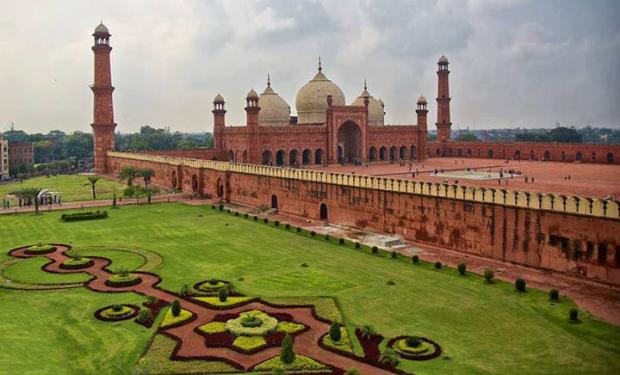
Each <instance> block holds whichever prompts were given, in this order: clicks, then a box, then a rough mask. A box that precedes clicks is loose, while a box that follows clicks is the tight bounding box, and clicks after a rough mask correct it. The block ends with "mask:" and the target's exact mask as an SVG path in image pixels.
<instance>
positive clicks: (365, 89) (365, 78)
mask: <svg viewBox="0 0 620 375" xmlns="http://www.w3.org/2000/svg"><path fill="white" fill-rule="evenodd" d="M366 89H368V88H367V87H366V78H364V90H366Z"/></svg>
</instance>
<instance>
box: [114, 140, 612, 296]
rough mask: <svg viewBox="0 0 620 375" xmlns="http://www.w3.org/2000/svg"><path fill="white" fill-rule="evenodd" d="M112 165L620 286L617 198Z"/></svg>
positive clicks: (261, 169) (200, 166)
mask: <svg viewBox="0 0 620 375" xmlns="http://www.w3.org/2000/svg"><path fill="white" fill-rule="evenodd" d="M108 160H109V166H108V167H109V170H110V171H112V173H113V174H117V173H118V171H119V170H120V169H121V168H122V167H123V166H126V165H133V166H136V167H140V168H146V167H148V168H152V169H153V170H154V171H155V177H154V178H153V182H154V183H156V184H159V185H163V186H169V187H173V186H174V187H176V188H177V189H179V190H183V191H188V192H192V191H193V192H195V193H197V194H200V195H207V196H212V197H219V198H221V199H222V200H225V201H230V202H236V203H240V204H244V205H250V206H257V207H258V206H267V207H272V206H273V205H275V206H276V207H277V208H278V210H279V211H281V212H283V213H287V214H292V215H297V216H301V217H307V218H310V219H315V220H320V219H321V216H322V214H323V215H326V216H327V220H328V221H329V222H332V223H337V224H343V225H350V226H356V227H360V228H368V229H371V230H374V231H381V232H387V233H394V234H398V235H401V236H403V237H404V238H405V239H406V240H410V241H414V242H419V243H422V244H424V243H426V244H432V245H437V246H441V247H446V248H450V249H453V250H457V251H460V252H463V253H469V254H475V255H479V256H483V257H488V258H493V259H498V260H503V261H508V262H513V263H517V264H521V265H526V266H531V267H536V268H542V269H548V270H553V271H559V272H565V273H570V274H578V275H581V276H584V277H588V278H592V279H596V280H599V281H602V282H606V283H611V284H615V285H620V230H619V229H620V213H619V205H618V202H616V201H603V200H599V199H590V198H582V197H570V196H562V195H554V194H541V193H530V192H521V191H510V190H503V189H485V188H474V187H468V186H464V185H448V184H440V183H431V182H418V181H412V180H398V179H390V178H382V177H370V176H360V175H348V174H338V173H328V172H321V171H314V170H304V169H290V168H277V167H267V166H258V165H250V164H239V163H229V162H219V161H211V160H198V159H188V158H178V157H169V156H161V155H146V154H126V153H118V152H109V153H108ZM322 209H323V212H321V211H322Z"/></svg>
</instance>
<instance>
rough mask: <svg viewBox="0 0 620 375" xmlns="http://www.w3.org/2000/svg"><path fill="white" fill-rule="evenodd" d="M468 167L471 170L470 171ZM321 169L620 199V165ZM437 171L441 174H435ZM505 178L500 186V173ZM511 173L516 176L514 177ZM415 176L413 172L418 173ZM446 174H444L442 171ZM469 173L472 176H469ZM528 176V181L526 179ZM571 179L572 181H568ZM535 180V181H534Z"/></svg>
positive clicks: (440, 161) (438, 163)
mask: <svg viewBox="0 0 620 375" xmlns="http://www.w3.org/2000/svg"><path fill="white" fill-rule="evenodd" d="M468 168H469V169H470V170H469V171H468ZM316 169H318V170H323V171H330V172H337V173H356V174H361V175H370V176H381V177H386V178H400V179H411V178H413V179H415V180H417V181H429V182H440V183H443V182H446V181H447V183H449V184H454V183H456V181H458V183H459V184H461V185H469V186H481V187H488V188H493V189H506V190H523V191H532V192H540V193H554V194H564V195H573V196H582V197H591V198H606V197H612V198H615V199H618V198H619V197H620V166H619V165H617V164H592V163H565V162H551V161H530V160H510V161H509V162H506V161H505V160H501V159H476V158H431V159H427V160H424V161H422V162H418V161H414V162H413V163H412V165H411V171H410V168H409V162H408V161H405V164H404V165H399V162H394V163H371V164H368V166H366V165H361V166H353V165H329V166H327V167H316ZM435 170H437V172H438V174H437V175H436V174H435ZM500 170H503V171H504V175H503V178H502V183H501V185H500V184H499V183H498V178H499V171H500ZM510 170H514V171H515V172H518V173H515V174H513V175H512V176H511V174H510V172H509V171H510ZM416 171H417V173H416V176H415V177H413V176H412V172H416ZM441 171H443V173H442V172H441ZM468 174H469V175H468ZM526 176H527V177H528V182H526V181H525V177H526ZM569 176H570V180H568V179H567V178H568V177H569ZM532 178H534V182H532Z"/></svg>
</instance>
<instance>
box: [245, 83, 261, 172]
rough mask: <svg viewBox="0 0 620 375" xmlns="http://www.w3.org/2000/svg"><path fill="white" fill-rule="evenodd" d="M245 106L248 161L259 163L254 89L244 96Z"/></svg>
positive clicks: (256, 98) (256, 109) (257, 111)
mask: <svg viewBox="0 0 620 375" xmlns="http://www.w3.org/2000/svg"><path fill="white" fill-rule="evenodd" d="M245 101H246V106H245V112H246V131H247V134H248V161H249V162H250V163H254V164H260V163H261V160H262V155H261V151H260V150H259V141H260V137H259V129H258V113H259V112H260V107H259V106H258V94H257V93H256V91H254V89H252V90H250V92H248V95H247V96H246V98H245Z"/></svg>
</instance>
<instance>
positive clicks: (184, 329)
mask: <svg viewBox="0 0 620 375" xmlns="http://www.w3.org/2000/svg"><path fill="white" fill-rule="evenodd" d="M56 247H57V250H56V251H55V252H53V253H49V254H45V255H42V256H45V257H47V258H48V259H50V260H52V261H53V262H52V263H49V264H47V265H46V266H45V267H44V270H45V271H48V272H55V273H70V272H87V273H89V274H91V275H92V276H94V278H93V279H92V280H91V281H89V282H88V283H87V284H86V286H87V287H88V288H90V289H92V290H95V291H100V292H131V291H133V292H136V293H139V294H142V295H146V296H153V297H155V298H158V299H160V300H162V301H166V302H168V303H172V301H174V300H179V301H180V303H181V307H182V308H183V309H185V310H188V311H191V312H192V313H193V314H194V315H196V316H197V319H195V320H193V321H191V322H188V323H187V324H183V325H181V326H179V327H173V328H169V329H164V331H165V332H166V333H167V334H169V335H171V336H173V337H175V338H176V339H178V340H179V341H180V343H181V344H180V347H179V348H178V351H177V353H176V355H177V358H184V357H185V358H196V357H216V358H224V359H227V360H230V361H233V362H236V363H238V364H239V365H241V366H242V367H243V368H244V369H245V370H248V369H250V368H252V367H254V366H256V365H257V364H259V363H261V362H264V361H266V360H268V359H270V358H273V357H275V356H277V355H279V353H280V348H268V349H265V350H262V351H260V352H258V353H255V354H250V355H248V354H242V353H238V352H236V351H234V350H231V349H228V348H210V347H208V346H207V345H205V338H204V337H203V336H201V335H200V334H198V333H196V332H195V331H194V329H196V328H197V327H199V326H201V325H203V324H206V323H208V322H210V321H211V320H212V319H213V318H214V316H215V315H218V314H223V313H239V312H242V311H246V310H253V309H259V310H262V311H265V312H267V313H278V312H286V313H288V314H290V315H292V316H293V318H294V320H295V321H297V322H300V323H303V324H305V325H306V326H308V327H309V328H310V329H309V330H308V331H306V332H304V333H302V334H299V335H298V336H296V337H295V343H294V348H295V352H296V353H297V354H301V355H304V356H308V357H311V358H313V359H316V360H318V361H320V362H322V363H324V364H327V365H329V366H332V367H336V368H340V369H349V368H357V369H358V370H360V372H361V373H362V374H393V373H392V372H390V371H387V370H384V369H381V368H377V367H374V366H372V365H369V364H366V363H364V362H360V361H357V360H355V359H352V358H349V357H344V356H341V355H338V354H336V353H333V352H330V351H328V350H326V349H323V348H321V347H320V346H319V345H318V341H319V339H320V337H321V336H322V335H324V334H326V333H327V332H328V331H329V324H327V323H325V322H321V321H318V320H316V319H315V318H314V316H313V311H312V309H311V308H310V307H301V306H300V307H294V308H289V307H287V308H278V307H272V306H267V305H265V304H263V303H261V302H252V303H249V304H246V305H243V306H239V307H236V308H231V309H226V310H220V309H218V310H212V309H208V308H206V307H204V306H202V305H198V304H196V303H193V302H191V301H188V300H184V299H179V297H178V296H176V295H174V294H172V293H169V292H167V291H165V290H161V289H158V288H156V285H157V284H158V283H159V282H160V281H161V279H160V278H159V277H158V276H156V275H154V274H149V273H142V272H135V274H136V275H139V276H140V278H141V279H142V282H141V283H140V284H138V285H134V286H130V287H122V288H116V287H114V288H113V287H109V286H107V285H106V284H105V281H106V280H107V279H108V278H109V277H110V276H111V275H112V273H111V272H109V271H107V270H106V269H105V268H106V267H107V266H108V265H109V264H110V261H109V260H108V259H105V258H98V257H92V259H93V260H94V264H93V265H92V266H91V267H88V268H83V269H80V270H65V269H62V268H60V264H61V263H62V262H63V261H65V260H67V259H68V256H66V255H65V254H64V253H65V252H66V251H67V250H69V249H70V247H69V246H68V245H56ZM25 249H26V247H22V248H19V249H15V250H12V251H11V252H10V254H11V255H12V256H15V257H18V258H28V257H31V256H33V255H29V254H26V253H25Z"/></svg>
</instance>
